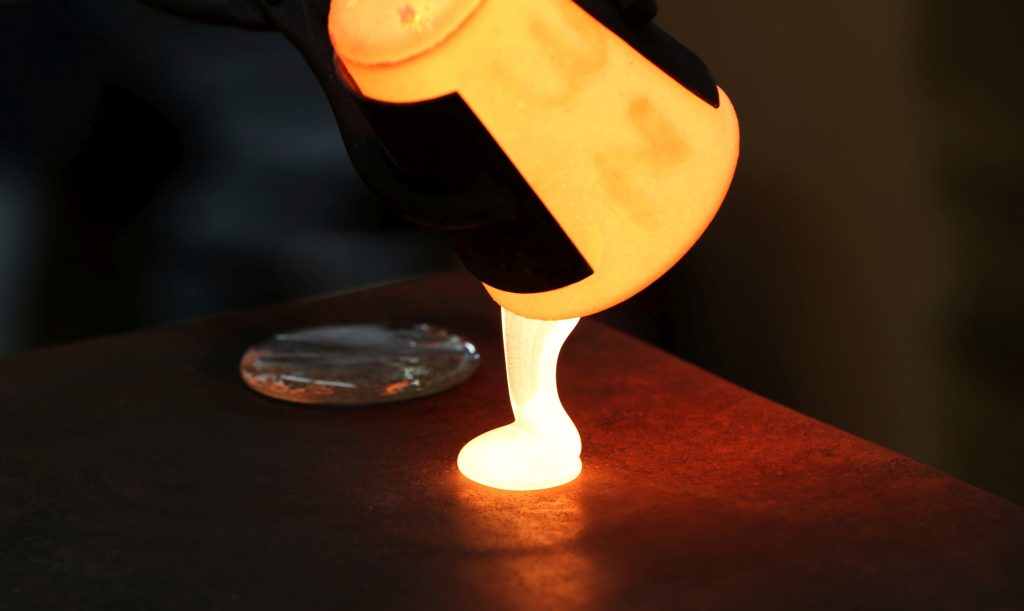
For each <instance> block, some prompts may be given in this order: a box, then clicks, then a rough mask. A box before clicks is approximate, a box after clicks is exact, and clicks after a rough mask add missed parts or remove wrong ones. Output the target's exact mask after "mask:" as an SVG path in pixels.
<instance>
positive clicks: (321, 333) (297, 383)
mask: <svg viewBox="0 0 1024 611" xmlns="http://www.w3.org/2000/svg"><path fill="white" fill-rule="evenodd" d="M479 361H480V355H479V353H477V351H476V347H475V346H474V345H473V344H472V343H470V342H468V341H466V340H465V339H464V338H462V337H460V336H458V335H455V334H453V333H449V332H448V331H446V330H445V329H441V328H438V327H434V326H431V325H428V324H418V325H412V326H389V325H380V324H352V325H339V326H330V327H314V328H310V329H302V330H299V331H291V332H288V333H281V334H278V335H275V336H274V337H272V338H270V339H269V340H267V341H265V342H263V343H261V344H257V345H255V346H253V347H252V348H249V350H248V351H246V353H245V355H244V356H243V357H242V363H241V366H240V369H241V374H242V380H244V381H245V383H246V384H247V385H248V386H249V387H250V388H252V389H253V390H255V391H256V392H258V393H260V394H264V395H267V396H268V397H273V398H275V399H281V400H284V401H291V402H294V403H310V404H319V405H368V404H372V403H385V402H390V401H401V400H404V399H413V398H416V397H422V396H426V395H431V394H434V393H438V392H441V391H443V390H447V389H449V388H452V387H453V386H457V385H459V384H461V383H463V382H465V381H466V380H468V379H469V377H470V376H471V375H473V372H474V371H476V368H477V365H478V364H479Z"/></svg>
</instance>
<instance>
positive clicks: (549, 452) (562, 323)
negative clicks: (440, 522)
mask: <svg viewBox="0 0 1024 611" xmlns="http://www.w3.org/2000/svg"><path fill="white" fill-rule="evenodd" d="M579 320H580V319H579V318H573V319H570V320H533V319H530V318H524V317H522V316H519V315H517V314H514V313H512V312H509V311H508V310H506V309H504V308H502V310H501V326H502V336H503V338H504V340H505V369H506V373H507V375H508V394H509V399H511V401H512V414H513V416H514V417H515V421H514V422H512V423H511V424H506V425H505V426H503V427H500V428H497V429H494V430H493V431H488V432H486V433H484V434H483V435H480V436H479V437H477V438H476V439H474V440H472V441H470V442H469V443H467V444H466V446H465V447H464V448H462V452H460V453H459V460H458V465H459V471H461V472H462V474H463V475H465V476H466V477H468V478H469V479H471V480H473V481H475V482H478V483H481V484H484V485H487V486H491V487H494V488H501V489H504V490H540V489H542V488H552V487H554V486H560V485H562V484H565V483H568V482H571V481H572V480H574V479H576V477H577V476H578V475H579V474H580V470H581V469H582V468H583V466H582V463H581V462H580V451H581V448H582V446H581V443H580V434H579V432H578V431H577V430H576V425H574V424H573V422H572V419H571V418H569V415H568V414H567V413H566V411H565V408H564V407H562V402H561V401H560V400H559V398H558V386H557V383H556V378H555V370H556V367H557V365H558V354H559V352H560V351H561V350H562V344H564V343H565V340H566V338H568V337H569V334H570V333H572V330H573V329H575V328H576V324H577V323H578V322H579Z"/></svg>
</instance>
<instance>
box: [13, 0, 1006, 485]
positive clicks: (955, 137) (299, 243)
mask: <svg viewBox="0 0 1024 611" xmlns="http://www.w3.org/2000/svg"><path fill="white" fill-rule="evenodd" d="M660 6H661V15H660V16H659V19H658V21H659V23H660V24H661V25H662V26H663V27H664V28H666V29H667V30H669V31H670V32H672V33H673V34H674V35H676V36H677V37H678V38H680V39H681V40H683V41H684V42H686V43H687V44H688V45H689V46H690V47H691V48H693V49H694V50H696V51H697V52H698V53H699V54H700V55H701V56H702V57H703V58H704V59H705V60H706V62H707V63H708V64H709V66H710V67H711V68H712V70H713V72H714V73H715V75H716V77H717V78H718V80H719V81H720V82H721V83H722V85H723V87H724V88H725V89H726V90H727V91H728V92H729V93H730V96H731V97H732V99H733V101H734V102H735V104H736V106H737V108H738V111H739V114H740V121H741V126H742V131H743V153H742V158H741V161H740V169H739V172H738V175H737V178H736V182H735V184H734V186H733V189H732V192H731V193H730V196H729V198H728V200H727V201H726V204H725V206H724V208H723V210H722V212H721V214H720V215H719V217H718V219H717V220H716V221H715V222H714V224H713V225H712V227H711V228H710V230H709V231H708V233H707V234H706V236H705V238H704V239H703V240H702V241H701V242H700V243H699V244H698V246H697V247H696V248H695V249H694V250H693V251H692V252H691V253H690V255H688V256H687V257H686V258H685V259H684V260H683V261H682V262H681V263H680V264H679V265H678V266H677V267H676V268H675V269H674V270H673V271H672V272H670V273H669V274H668V275H667V276H666V277H665V278H663V279H662V280H661V281H659V282H658V283H656V284H655V285H654V286H653V287H651V289H649V290H648V291H646V292H645V293H642V294H641V295H639V296H638V297H637V298H635V299H634V300H632V301H631V302H629V303H627V304H625V305H623V306H621V307H620V308H617V309H616V310H614V311H611V312H608V313H607V314H605V315H604V316H603V317H604V318H605V320H608V321H610V322H612V323H614V324H617V325H619V326H621V327H623V328H625V329H627V330H630V331H632V332H634V333H637V334H639V335H641V336H643V337H645V338H646V339H648V340H649V341H652V342H654V343H657V344H659V345H661V346H663V347H665V348H667V349H669V350H672V351H674V352H676V353H677V354H680V355H681V356H683V357H685V358H688V359H690V360H692V361H694V362H696V363H698V364H700V365H702V366H704V367H705V368H707V369H709V370H711V371H713V372H716V373H718V374H720V375H722V376H724V377H726V378H728V379H730V380H733V381H735V382H737V383H739V384H741V385H743V386H745V387H748V388H750V389H752V390H755V391H757V392H759V393H761V394H764V395H766V396H768V397H771V398H773V399H776V400H779V401H780V402H782V403H785V404H787V405H790V406H792V407H794V408H796V409H798V410H800V411H803V412H805V413H807V414H809V415H811V416H814V417H817V418H820V419H823V420H825V421H827V422H830V423H832V424H834V425H836V426H839V427H841V428H843V429H846V430H849V431H851V432H853V433H856V434H858V435H861V436H863V437H866V438H868V439H871V440H873V441H876V442H878V443H880V444H882V445H885V446H888V447H891V448H893V449H896V450H898V451H900V452H903V453H905V454H908V455H910V456H912V457H914V458H917V459H919V460H922V461H924V462H926V463H928V464H931V465H934V466H937V467H939V468H941V469H944V470H946V471H949V472H951V473H953V474H955V475H957V476H959V477H962V478H965V479H967V480H968V481H971V482H974V483H976V484H978V485H980V486H982V487H984V488H987V489H989V490H992V491H994V492H997V493H999V494H1002V495H1004V496H1007V497H1009V498H1013V499H1016V500H1018V501H1024V473H1022V469H1021V466H1024V449H1022V448H1024V443H1022V442H1021V439H1022V435H1024V272H1022V266H1021V264H1022V262H1024V208H1022V205H1024V178H1022V176H1024V154H1022V149H1021V146H1020V143H1021V142H1022V141H1024V84H1022V80H1024V79H1022V77H1021V76H1020V72H1021V71H1020V69H1019V65H1020V62H1021V60H1022V59H1024V57H1022V56H1024V53H1022V42H1021V41H1022V40H1024V4H1022V3H1020V2H1019V1H1018V0H977V1H976V2H973V3H965V2H956V1H954V0H927V1H926V0H920V1H917V0H893V1H887V2H882V1H878V2H860V1H854V0H834V1H832V2H827V3H823V2H812V1H810V0H780V1H778V2H772V3H750V2H744V1H740V0H715V1H714V2H668V1H663V2H661V3H660ZM0 70H2V72H0V78H2V82H0V87H2V89H0V130H2V131H0V134H2V140H0V353H3V352H7V353H10V352H14V351H17V350H23V349H28V348H32V347H38V346H43V345H47V344H52V343H58V342H66V341H72V340H76V339H79V338H84V337H88V336H92V335H98V334H105V333H112V332H117V331H122V330H127V329H131V328H135V327H138V326H142V325H148V324H153V323H157V322H161V321H166V320H175V319H182V318H187V317H191V316H197V315H202V314H206V313H211V312H216V311H221V310H225V309H229V308H237V307H245V306H251V305H257V304H260V303H266V302H269V301H273V300H278V299H285V298H290V297H297V296H303V295H309V294H315V293H320V292H325V291H334V290H340V289H344V288H348V287H353V286H358V285H362V284H366V283H371V282H380V281H385V280H389V279H395V278H400V277H405V276H408V275H412V274H418V273H423V272H426V271H431V270H437V269H446V268H452V267H454V266H457V262H456V261H455V260H454V259H453V257H452V256H451V254H450V253H449V251H448V249H447V248H446V247H445V245H444V244H443V243H442V242H440V241H439V240H437V239H436V238H434V237H432V236H430V235H427V234H425V233H423V232H422V231H420V230H418V229H417V228H415V227H412V226H409V225H408V224H407V223H405V222H403V221H402V220H401V219H398V218H395V217H394V216H392V215H390V214H389V213H387V212H386V211H384V210H382V209H381V208H380V207H378V206H376V205H375V203H374V200H373V197H372V195H371V194H370V193H368V192H367V190H366V189H365V188H364V187H363V185H362V184H361V183H360V182H359V180H358V179H357V178H356V177H355V175H354V174H353V171H352V169H351V167H350V166H349V164H348V160H347V158H346V155H345V152H344V148H343V146H342V144H341V141H340V138H339V136H338V134H337V129H336V127H335V126H334V124H333V122H332V118H331V115H330V112H329V109H328V107H327V103H326V101H325V100H324V99H323V96H322V94H321V93H320V91H319V89H318V87H317V84H316V82H315V81H314V79H313V78H312V76H311V75H310V74H309V72H308V70H307V69H306V68H305V66H304V65H303V63H302V61H301V59H300V58H299V56H298V54H297V53H295V52H294V51H293V50H292V49H291V48H290V46H289V45H288V44H287V43H286V42H285V41H284V40H283V39H282V38H281V37H280V36H278V35H275V34H273V33H263V32H249V31H242V30H237V29H230V28H217V27H212V26H207V25H200V24H195V23H190V22H188V21H184V20H181V19H178V18H175V17H172V16H169V15H165V14H162V13H160V12H158V11H156V10H154V9H151V8H148V7H145V6H142V5H140V4H137V3H136V2H133V1H131V0H90V1H89V2H71V1H58V0H36V1H23V2H9V1H8V2H3V3H0ZM0 366H2V362H0Z"/></svg>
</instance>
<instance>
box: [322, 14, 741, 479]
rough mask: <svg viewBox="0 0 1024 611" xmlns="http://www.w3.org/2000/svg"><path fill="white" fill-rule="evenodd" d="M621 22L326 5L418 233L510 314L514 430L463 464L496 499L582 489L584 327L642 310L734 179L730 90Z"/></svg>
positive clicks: (661, 36)
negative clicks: (569, 348) (572, 389)
mask: <svg viewBox="0 0 1024 611" xmlns="http://www.w3.org/2000/svg"><path fill="white" fill-rule="evenodd" d="M621 6H622V2H620V1H618V0H333V2H332V4H331V11H330V15H329V27H328V30H329V34H330V37H331V42H332V45H333V49H334V52H335V55H336V61H337V67H338V71H339V74H340V76H341V77H342V78H343V79H344V81H345V83H346V84H347V86H348V87H349V88H350V89H351V91H352V94H353V95H354V96H355V97H356V99H357V100H358V103H359V105H360V108H361V110H362V112H363V113H364V114H365V115H366V117H367V118H368V120H369V122H370V123H371V124H372V126H373V128H374V130H375V131H376V132H377V134H378V136H379V137H380V139H381V141H382V143H383V144H382V145H383V147H384V148H385V149H386V150H387V158H388V159H389V160H390V161H389V162H390V163H393V164H394V165H395V166H397V167H398V169H399V171H400V173H403V175H405V176H411V177H412V179H410V184H414V185H419V187H418V188H419V192H418V193H420V194H423V195H422V197H421V195H416V197H420V198H421V200H422V201H421V204H422V205H421V206H420V207H421V208H426V209H427V213H425V214H420V215H419V216H420V217H421V218H427V219H429V220H428V221H427V222H425V224H434V225H438V226H440V227H441V228H442V229H445V230H447V231H448V232H449V235H450V236H451V237H452V239H453V241H454V242H455V245H456V249H457V251H458V252H459V254H460V256H461V257H462V259H463V261H464V263H465V264H466V267H467V268H468V269H469V270H470V271H471V272H473V273H474V274H476V275H477V277H478V278H480V280H481V281H482V282H483V283H484V285H485V287H486V288H487V291H488V292H489V293H490V295H491V297H492V298H493V299H494V300H495V301H496V302H497V303H498V304H499V305H500V306H501V307H502V322H503V334H504V340H505V360H506V366H507V373H508V384H509V394H510V398H511V401H512V410H513V414H514V416H515V422H513V423H512V424H509V425H507V426H504V427H501V428H499V429H496V430H494V431H490V432H488V433H485V434H483V435H481V436H479V437H477V438H476V439H474V440H473V441H471V442H470V443H469V444H467V445H466V447H465V448H464V449H463V450H462V452H461V454H460V455H459V459H458V466H459V468H460V470H461V471H462V473H463V474H465V475H466V476H467V477H469V478H470V479H473V480H475V481H477V482H480V483H483V484H486V485H489V486H493V487H497V488H504V489H512V490H527V489H538V488H547V487H551V486H555V485H559V484H562V483H566V482H568V481H571V480H572V479H574V478H575V477H576V476H577V475H578V474H579V472H580V468H581V466H580V465H581V463H580V459H579V456H580V449H581V448H580V436H579V434H578V432H577V430H576V427H575V426H574V425H573V423H572V421H571V420H570V419H569V417H568V415H566V412H565V410H564V409H563V408H562V405H561V403H560V401H559V399H558V393H557V387H556V383H555V369H556V364H557V359H558V353H559V350H560V349H561V346H562V344H563V342H564V341H565V340H566V338H567V337H568V335H569V333H570V332H571V331H572V329H573V328H574V327H575V326H576V323H577V321H578V319H579V317H581V316H587V315H589V314H593V313H595V312H599V311H601V310H604V309H606V308H609V307H611V306H613V305H615V304H618V303H620V302H622V301H624V300H625V299H628V298H629V297H631V296H632V295H634V294H636V293H637V292H638V291H640V290H642V289H643V288H644V287H646V286H648V285H649V284H650V283H651V282H653V281H654V280H656V279H657V278H658V277H659V276H661V275H662V274H663V273H665V272H666V271H667V270H668V269H669V268H670V267H671V266H672V265H674V264H675V263H676V262H677V261H678V260H679V259H680V258H681V257H682V256H683V255H684V254H685V253H686V251H687V250H689V249H690V247H691V246H692V245H693V243H694V242H695V241H696V240H697V239H698V238H699V237H700V235H701V233H703V231H704V229H705V228H706V227H707V226H708V224H709V223H710V222H711V219H712V218H713V217H714V215H715V213H716V212H717V211H718V208H719V206H720V205H721V203H722V200H723V199H724V197H725V194H726V191H727V190H728V187H729V184H730V182H731V181H732V175H733V172H734V170H735V167H736V161H737V158H738V155H739V129H738V126H737V122H736V115H735V111H734V110H733V107H732V104H731V102H730V101H729V98H728V97H727V96H726V95H725V92H723V91H722V90H721V89H720V88H719V87H718V86H717V84H715V82H714V80H713V79H712V78H711V76H710V73H708V72H707V69H706V68H705V67H704V65H703V63H701V62H700V60H699V59H698V58H697V57H696V56H695V55H693V54H692V53H691V52H690V51H688V50H687V49H686V48H685V47H683V46H682V45H679V44H678V43H676V42H675V41H674V40H672V39H671V38H670V37H668V36H667V35H666V34H665V33H664V32H662V31H661V30H658V29H657V28H656V27H655V26H653V25H652V24H632V25H630V24H627V23H626V21H625V20H624V19H623V16H622V14H621V13H620V12H619V8H621ZM617 7H618V8H617ZM396 121H399V122H400V123H401V126H398V123H396ZM426 137H432V138H433V139H434V141H433V142H422V141H421V140H422V139H423V138H426ZM474 147H475V150H473V151H470V154H468V155H467V154H466V149H467V148H474ZM442 149H445V150H446V151H447V152H446V153H445V154H446V155H447V156H445V155H442V154H441V152H440V151H442ZM352 150H353V148H352V147H351V146H350V151H352ZM403 166H404V168H405V169H403ZM477 166H479V168H477ZM410 168H411V169H410ZM382 184H383V183H382ZM453 185H454V186H453ZM481 185H483V186H481ZM382 188H383V189H384V190H387V189H388V188H389V186H388V185H387V184H384V186H383V187H382ZM445 190H447V191H445ZM443 192H447V193H450V194H451V198H450V199H451V200H452V201H458V200H459V198H460V197H462V198H463V199H465V197H464V196H465V195H466V194H472V193H485V194H487V195H486V198H485V199H486V201H477V202H475V204H476V206H475V207H474V206H473V205H469V206H467V205H460V206H461V207H460V206H457V205H454V204H452V205H449V204H448V203H445V200H443V199H442V198H435V199H430V197H431V194H435V193H443ZM410 193H411V191H410ZM410 197H412V196H410ZM396 198H397V199H399V200H401V199H402V195H401V194H399V195H398V196H397V197H396ZM432 202H433V203H432ZM438 202H441V203H440V204H438ZM436 205H441V207H442V208H444V209H443V210H441V211H438V210H433V212H436V214H434V215H433V216H431V214H430V212H432V210H431V209H430V207H431V206H436ZM488 206H490V207H492V208H493V211H492V212H493V214H492V218H485V216H486V215H485V214H484V212H482V211H481V209H484V210H486V209H487V208H488ZM421 212H422V211H421ZM481 215H484V216H481ZM445 223H447V224H446V225H445Z"/></svg>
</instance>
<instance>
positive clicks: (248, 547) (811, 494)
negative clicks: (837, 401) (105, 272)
mask: <svg viewBox="0 0 1024 611" xmlns="http://www.w3.org/2000/svg"><path fill="white" fill-rule="evenodd" d="M366 320H407V321H420V320H422V321H429V322H433V323H438V324H441V325H444V326H446V327H448V328H450V329H452V330H455V331H457V332H460V333H463V334H464V335H466V336H468V337H469V338H470V339H472V340H473V341H474V342H475V343H476V344H477V345H478V346H479V348H480V351H481V353H482V354H483V359H482V363H481V367H480V370H479V371H478V372H477V373H476V375H475V376H474V377H473V378H472V379H471V380H470V381H469V382H468V383H466V384H465V385H463V386H461V387H459V388H456V389H454V390H451V391H449V392H446V393H443V394H440V395H436V396H434V397H429V398H424V399H419V400H415V401H411V402H406V403H395V404H390V405H386V406H383V407H368V408H356V409H351V408H350V409H324V408H311V407H299V406H294V405H289V404H285V403H281V402H277V401H274V400H272V399H267V398H264V397H262V396H259V395H257V394H255V393H253V392H251V391H249V390H248V389H247V388H245V387H244V386H243V385H242V383H241V382H240V381H239V377H238V372H237V366H238V359H239V356H240V355H241V354H242V352H243V350H244V349H245V348H246V346H247V345H249V344H250V343H252V342H254V341H256V340H259V339H261V338H263V337H265V336H267V335H269V334H271V333H274V332H277V331H282V330H286V329H290V328H294V327H299V326H306V325H316V324H324V323H342V322H355V321H366ZM500 337H501V335H500V328H499V323H498V311H497V306H495V305H494V304H493V303H492V302H490V300H489V299H487V297H486V294H485V293H484V292H483V290H482V289H481V288H480V286H479V285H478V284H477V283H476V282H474V281H473V280H472V279H471V278H469V277H468V276H465V275H462V274H452V275H444V276H438V277H431V278H425V279H419V280H414V281H409V282H405V283H400V284H396V285H390V286H384V287H379V288H374V289H370V290H365V291H359V292H354V293H348V294H342V295H336V296H331V297H326V298H321V299H315V300H308V301H300V302H295V303H288V304H283V305H279V306H273V307H267V308H262V309H258V310H254V311H248V312H241V313H234V314H228V315H225V316H219V317H215V318H209V319H204V320H199V321H194V322H188V323H184V324H177V325H169V326H163V327H158V328H154V329H150V330H145V331H141V332H138V333H132V334H128V335H121V336H115V337H109V338H104V339H101V340H97V341H91V342H85V343H80V344H74V345H69V346H63V347H58V348H53V349H49V350H42V351H37V352H30V353H25V354H22V355H18V356H14V357H12V358H8V359H5V360H0V529H2V530H0V608H4V609H19V610H20V609H33V608H59V609H71V608H93V609H113V608H126V609H165V608H166V609H206V608H214V609H229V608H236V609H256V608H267V609H289V610H291V609H305V608H330V609H348V608H384V609H394V608H408V609H434V608H437V609H463V608H465V609H574V608H586V609H823V610H834V609H965V610H981V609H1022V608H1024V509H1022V508H1021V507H1019V506H1017V505H1014V504H1012V503H1010V502H1008V501H1005V500H1002V499H1000V498H997V497H995V496H992V495H990V494H988V493H986V492H984V491H981V490H978V489H977V488H974V487H972V486H970V485H968V484H965V483H963V482H961V481H958V480H956V479H953V478H951V477H949V476H947V475H944V474H943V473H940V472H937V471H935V470H934V469H931V468H929V467H926V466H924V465H921V464H919V463H916V462H914V461H912V460H909V459H907V458H905V457H902V456H900V455H898V454H895V453H893V452H891V451H889V450H886V449H884V448H881V447H878V446H876V445H872V444H871V443H868V442H866V441H863V440H861V439H858V438H856V437H853V436H851V435H849V434H847V433H844V432H842V431H839V430H836V429H834V428H831V427H829V426H827V425H825V424H822V423H821V422H818V421H815V420H812V419H809V418H807V417H805V416H802V415H800V414H798V413H796V412H794V411H791V410H789V409H787V408H785V407H783V406H780V405H778V404H775V403H773V402H771V401H768V400H766V399H763V398H761V397H758V396H756V395H753V394H751V393H750V392H747V391H745V390H743V389H741V388H738V387H736V386H734V385H732V384H730V383H728V382H726V381H723V380H721V379H719V378H716V377H715V376H713V375H710V374H708V373H707V372H705V371H702V370H700V369H698V368H696V367H694V366H692V365H689V364H687V363H685V362H683V361H680V360H679V359H677V358H675V357H673V356H671V355H669V354H667V353H665V352H662V351H660V350H658V349H655V348H653V347H651V346H649V345H647V344H644V343H642V342H640V341H638V340H636V339H634V338H631V337H629V336H627V335H624V334H622V333H620V332H618V331H615V330H613V329H612V328H610V327H607V326H604V325H602V324H601V323H599V322H596V321H592V320H585V321H583V322H582V323H581V325H580V327H579V329H578V331H577V332H576V333H574V334H573V336H571V337H570V338H569V341H568V342H567V344H566V347H565V350H564V352H563V357H562V361H561V366H560V370H559V379H560V387H561V394H562V399H563V401H564V403H565V405H566V407H567V409H568V410H569V412H570V413H571V414H572V416H573V417H574V418H575V420H576V421H577V423H578V425H579V428H580V431H581V433H582V436H583V442H584V454H583V459H584V471H583V474H582V476H581V477H580V478H579V479H578V480H577V481H575V482H573V483H572V484H569V485H567V486H564V487H561V488H557V489H553V490H548V491H541V492H531V493H511V492H502V491H497V490H492V489H488V488H484V487H482V486H479V485H476V484H473V483H471V482H469V481H467V480H465V479H463V478H462V477H461V476H460V475H459V473H458V471H457V470H456V468H455V457H456V455H457V453H458V451H459V449H460V447H461V446H462V444H463V443H465V442H466V441H468V440H469V439H471V438H472V437H474V436H475V435H477V434H478V433H481V432H483V431H485V430H487V429H489V428H492V427H494V426H497V425H500V424H504V423H505V422H507V421H509V420H510V419H511V416H510V410H509V407H508V399H507V395H506V388H505V382H504V371H503V362H502V353H501V341H500Z"/></svg>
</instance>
